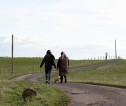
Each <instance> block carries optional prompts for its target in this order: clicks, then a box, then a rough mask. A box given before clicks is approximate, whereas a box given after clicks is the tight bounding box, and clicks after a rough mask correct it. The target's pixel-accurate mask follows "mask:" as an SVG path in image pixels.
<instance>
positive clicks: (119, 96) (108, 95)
mask: <svg viewBox="0 0 126 106" xmlns="http://www.w3.org/2000/svg"><path fill="white" fill-rule="evenodd" d="M41 76H42V74H41V73H36V74H28V75H23V76H20V77H17V78H15V79H14V80H17V81H18V80H29V81H34V82H36V81H37V80H38V78H40V77H41ZM50 86H54V87H56V88H58V89H60V90H62V91H64V92H66V93H67V94H68V95H69V97H70V99H71V102H70V104H69V106H126V89H121V88H114V87H106V86H97V85H89V84H81V83H67V84H60V83H57V84H54V83H53V84H50Z"/></svg>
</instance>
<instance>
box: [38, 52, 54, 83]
mask: <svg viewBox="0 0 126 106" xmlns="http://www.w3.org/2000/svg"><path fill="white" fill-rule="evenodd" d="M44 63H45V79H46V83H48V84H50V83H51V82H50V80H51V71H52V67H53V66H54V67H55V68H56V65H55V57H54V56H53V55H52V53H51V51H50V50H47V52H46V55H45V56H44V58H43V60H42V62H41V64H40V68H42V66H43V64H44Z"/></svg>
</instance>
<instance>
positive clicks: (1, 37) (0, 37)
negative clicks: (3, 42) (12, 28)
mask: <svg viewBox="0 0 126 106" xmlns="http://www.w3.org/2000/svg"><path fill="white" fill-rule="evenodd" d="M4 38H11V37H9V36H8V37H7V36H6V37H3V36H0V39H4Z"/></svg>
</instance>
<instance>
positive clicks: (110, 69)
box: [68, 60, 126, 86]
mask: <svg viewBox="0 0 126 106" xmlns="http://www.w3.org/2000/svg"><path fill="white" fill-rule="evenodd" d="M68 78H69V81H70V82H82V83H91V84H103V85H104V84H105V85H113V86H126V60H119V61H117V62H116V63H114V64H111V65H109V66H104V67H100V68H98V69H91V70H82V71H78V72H69V75H68Z"/></svg>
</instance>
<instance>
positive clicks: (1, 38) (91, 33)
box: [0, 0, 126, 59]
mask: <svg viewBox="0 0 126 106" xmlns="http://www.w3.org/2000/svg"><path fill="white" fill-rule="evenodd" d="M125 28H126V1H125V0H0V56H11V35H12V34H13V35H14V56H15V57H43V56H44V55H45V54H46V51H47V50H48V49H50V50H51V51H52V53H53V55H54V56H55V57H56V58H58V57H59V56H60V53H61V51H64V52H65V53H66V54H67V56H68V57H69V58H70V59H88V58H102V57H103V56H105V53H106V52H107V53H108V56H111V57H114V56H115V47H114V45H115V44H114V43H115V40H116V41H117V55H118V56H120V57H122V58H126V47H125V45H126V42H125V40H126V31H125Z"/></svg>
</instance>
